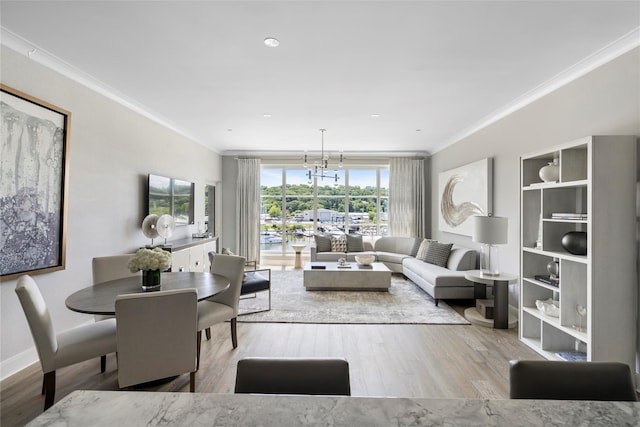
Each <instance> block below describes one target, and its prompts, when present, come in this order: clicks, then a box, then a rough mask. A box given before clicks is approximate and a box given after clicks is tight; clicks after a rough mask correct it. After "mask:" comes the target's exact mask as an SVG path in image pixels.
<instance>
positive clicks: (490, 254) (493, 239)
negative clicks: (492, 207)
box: [473, 215, 508, 276]
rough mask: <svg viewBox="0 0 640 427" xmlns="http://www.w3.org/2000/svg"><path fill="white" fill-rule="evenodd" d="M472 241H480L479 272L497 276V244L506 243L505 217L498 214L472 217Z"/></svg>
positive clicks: (506, 222)
mask: <svg viewBox="0 0 640 427" xmlns="http://www.w3.org/2000/svg"><path fill="white" fill-rule="evenodd" d="M473 220H474V223H473V241H474V242H478V243H480V244H481V245H480V274H481V275H483V276H498V275H499V274H500V270H499V257H498V246H496V245H504V244H506V243H507V229H508V221H507V218H504V217H499V216H491V215H489V216H475V217H473Z"/></svg>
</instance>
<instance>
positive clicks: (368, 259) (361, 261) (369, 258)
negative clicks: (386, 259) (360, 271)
mask: <svg viewBox="0 0 640 427" xmlns="http://www.w3.org/2000/svg"><path fill="white" fill-rule="evenodd" d="M355 258H356V263H358V265H359V266H362V267H367V266H370V265H371V264H372V263H373V261H374V260H375V259H376V257H375V256H373V255H356V256H355Z"/></svg>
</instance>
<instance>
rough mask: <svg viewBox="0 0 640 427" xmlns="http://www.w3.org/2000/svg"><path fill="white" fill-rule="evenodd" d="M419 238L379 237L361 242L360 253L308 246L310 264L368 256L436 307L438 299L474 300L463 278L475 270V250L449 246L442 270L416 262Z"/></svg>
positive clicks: (353, 259) (436, 266)
mask: <svg viewBox="0 0 640 427" xmlns="http://www.w3.org/2000/svg"><path fill="white" fill-rule="evenodd" d="M422 240H423V239H422V238H413V237H390V236H386V237H380V238H379V239H377V240H375V241H372V240H367V239H366V238H364V239H363V249H364V251H357V252H355V251H349V250H347V251H346V252H331V251H322V252H318V251H317V248H316V246H315V245H311V261H312V262H322V261H334V262H335V261H337V260H338V259H339V258H343V257H344V258H346V259H347V261H349V262H355V256H356V255H360V254H370V255H374V256H375V257H376V262H382V263H384V264H385V265H386V266H387V267H388V268H389V270H391V271H392V272H395V273H402V274H403V275H404V276H405V277H407V278H409V279H410V280H411V281H413V282H414V283H415V284H416V285H417V286H419V287H420V288H422V289H423V290H424V291H425V292H427V293H428V294H429V295H431V296H432V297H433V299H434V300H435V304H436V305H438V301H439V300H440V299H471V298H474V295H475V292H474V284H473V282H470V281H468V280H467V279H465V277H464V272H465V270H473V269H476V268H477V262H478V257H477V253H476V251H475V250H473V249H470V248H466V247H463V246H459V245H453V247H452V249H451V253H450V254H449V259H448V260H447V264H446V267H440V266H438V265H435V264H430V263H427V262H425V261H422V260H421V259H417V258H416V254H417V252H418V249H419V247H420V243H421V242H422Z"/></svg>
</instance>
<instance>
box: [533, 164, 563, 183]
mask: <svg viewBox="0 0 640 427" xmlns="http://www.w3.org/2000/svg"><path fill="white" fill-rule="evenodd" d="M538 175H539V176H540V179H541V180H543V181H544V182H556V181H558V179H559V178H560V167H559V166H558V160H557V159H553V162H549V164H547V165H546V166H543V167H541V168H540V171H539V172H538Z"/></svg>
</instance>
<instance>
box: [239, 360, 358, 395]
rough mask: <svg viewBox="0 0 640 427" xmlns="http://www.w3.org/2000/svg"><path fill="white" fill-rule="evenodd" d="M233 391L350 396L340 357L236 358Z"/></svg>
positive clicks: (344, 364) (344, 363)
mask: <svg viewBox="0 0 640 427" xmlns="http://www.w3.org/2000/svg"><path fill="white" fill-rule="evenodd" d="M235 392H236V393H258V394H312V395H327V396H330V395H333V396H349V395H351V385H350V382H349V363H348V362H347V360H346V359H342V358H262V357H248V358H245V359H241V360H239V361H238V367H237V371H236V387H235Z"/></svg>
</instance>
